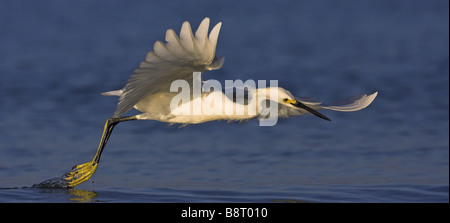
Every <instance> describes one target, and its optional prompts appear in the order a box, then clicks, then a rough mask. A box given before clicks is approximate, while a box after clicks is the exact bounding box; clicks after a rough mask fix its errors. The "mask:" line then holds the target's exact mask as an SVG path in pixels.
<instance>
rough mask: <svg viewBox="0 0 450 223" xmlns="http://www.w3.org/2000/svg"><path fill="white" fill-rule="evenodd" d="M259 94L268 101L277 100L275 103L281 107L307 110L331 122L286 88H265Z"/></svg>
mask: <svg viewBox="0 0 450 223" xmlns="http://www.w3.org/2000/svg"><path fill="white" fill-rule="evenodd" d="M259 93H263V95H264V96H263V97H265V99H266V100H274V99H275V101H276V102H277V103H278V104H279V105H283V106H287V107H290V108H293V109H302V110H306V111H308V112H309V113H311V114H313V115H315V116H317V117H319V118H322V119H325V120H328V121H331V120H330V119H329V118H327V117H326V116H325V115H322V114H321V113H319V112H318V111H316V110H314V109H312V108H310V107H308V106H306V105H305V104H303V103H302V102H301V101H299V100H297V99H295V97H294V96H293V95H292V94H291V92H289V91H288V90H286V89H284V88H281V87H268V88H265V90H263V91H262V92H261V91H259Z"/></svg>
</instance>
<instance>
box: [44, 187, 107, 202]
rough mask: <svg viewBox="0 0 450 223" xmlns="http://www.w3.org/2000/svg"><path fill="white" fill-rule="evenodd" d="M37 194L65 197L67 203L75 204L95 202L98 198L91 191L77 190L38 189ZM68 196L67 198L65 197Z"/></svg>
mask: <svg viewBox="0 0 450 223" xmlns="http://www.w3.org/2000/svg"><path fill="white" fill-rule="evenodd" d="M39 193H43V194H52V195H65V196H64V197H67V198H68V201H76V202H82V203H84V202H96V200H95V199H94V198H95V197H97V196H98V193H96V192H93V191H86V190H78V189H51V188H40V189H39ZM67 195H68V196H67Z"/></svg>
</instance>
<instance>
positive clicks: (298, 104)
mask: <svg viewBox="0 0 450 223" xmlns="http://www.w3.org/2000/svg"><path fill="white" fill-rule="evenodd" d="M291 105H294V106H295V107H297V108H301V109H305V110H306V111H308V112H310V113H311V114H313V115H315V116H317V117H319V118H323V119H325V120H327V121H331V120H330V119H329V118H327V116H325V115H322V114H320V113H319V112H318V111H316V110H314V109H312V108H310V107H308V106H306V105H304V104H303V103H301V102H299V101H296V103H291Z"/></svg>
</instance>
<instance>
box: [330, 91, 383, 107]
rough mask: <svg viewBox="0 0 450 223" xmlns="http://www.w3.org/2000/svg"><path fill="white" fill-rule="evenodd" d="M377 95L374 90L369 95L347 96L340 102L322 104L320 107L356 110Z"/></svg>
mask: <svg viewBox="0 0 450 223" xmlns="http://www.w3.org/2000/svg"><path fill="white" fill-rule="evenodd" d="M377 95H378V92H375V93H373V94H371V95H366V94H364V95H361V96H357V97H353V98H349V99H347V100H344V101H341V102H337V103H332V104H329V105H322V108H325V109H330V110H334V111H343V112H351V111H358V110H361V109H363V108H365V107H367V106H369V105H370V104H371V103H372V101H373V100H374V99H375V97H376V96H377Z"/></svg>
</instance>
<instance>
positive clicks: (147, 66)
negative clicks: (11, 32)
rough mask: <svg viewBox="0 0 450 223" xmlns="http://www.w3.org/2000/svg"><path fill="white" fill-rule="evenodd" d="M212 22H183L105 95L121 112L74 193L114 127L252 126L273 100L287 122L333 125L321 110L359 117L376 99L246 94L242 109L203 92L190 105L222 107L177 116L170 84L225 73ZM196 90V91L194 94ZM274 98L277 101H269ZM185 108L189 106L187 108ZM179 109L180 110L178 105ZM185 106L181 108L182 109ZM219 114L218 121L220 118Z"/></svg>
mask: <svg viewBox="0 0 450 223" xmlns="http://www.w3.org/2000/svg"><path fill="white" fill-rule="evenodd" d="M209 22H210V20H209V18H205V19H204V20H203V21H202V22H201V23H200V25H199V27H198V29H197V31H196V32H195V35H194V34H193V33H192V30H191V26H190V24H189V22H184V23H183V25H182V27H181V31H180V36H179V37H178V36H177V35H176V34H175V32H174V31H173V30H172V29H169V30H167V32H166V38H165V40H166V43H163V42H160V41H157V42H156V43H155V44H154V49H153V51H151V52H149V53H148V54H147V56H146V58H145V60H144V61H143V62H141V63H140V65H139V67H138V68H137V69H136V70H135V71H134V73H133V74H132V75H131V77H130V78H129V80H128V83H127V84H126V85H125V87H123V88H122V89H121V90H116V91H110V92H105V93H103V95H106V96H119V102H118V105H117V109H116V111H115V113H114V115H113V117H112V118H110V119H108V120H107V121H106V123H105V126H104V130H103V134H102V138H101V140H100V144H99V147H98V149H97V152H96V154H95V156H94V159H93V160H92V161H90V162H87V163H84V164H81V165H76V166H74V167H73V168H72V171H71V172H69V173H67V174H65V175H64V179H65V181H66V182H67V186H68V187H73V186H75V185H78V184H80V183H82V182H84V181H86V180H88V179H89V178H90V177H91V176H92V175H93V174H94V172H95V171H96V169H97V167H98V163H99V161H100V156H101V154H102V151H103V149H104V147H105V145H106V143H107V141H108V139H109V137H110V135H111V132H112V130H113V128H114V127H115V125H116V124H118V123H119V122H123V121H130V120H148V119H150V120H157V121H161V122H168V123H180V124H183V125H186V124H197V123H202V122H207V121H212V120H241V121H242V120H250V119H254V118H260V119H261V118H266V116H267V112H266V113H264V112H263V110H261V109H260V108H261V107H262V103H266V102H267V101H268V100H272V101H273V100H275V101H276V103H278V104H277V105H278V106H277V107H278V114H277V115H278V117H280V118H287V117H291V116H296V115H303V114H307V113H311V114H313V115H316V116H318V117H320V118H323V119H325V120H330V119H328V118H327V117H326V116H324V115H322V114H321V113H319V112H318V111H317V110H319V109H329V110H335V111H357V110H360V109H363V108H365V107H367V106H368V105H369V104H370V103H372V101H373V100H374V99H375V97H376V96H377V92H375V93H373V94H371V95H369V96H367V95H362V96H359V97H355V98H352V99H349V100H347V101H344V102H342V103H336V104H329V105H327V104H323V103H321V102H319V101H316V100H313V99H310V98H298V97H297V98H296V97H294V96H293V95H292V94H291V93H290V92H289V91H287V90H285V89H283V88H281V87H268V88H255V89H247V90H248V91H247V96H246V100H247V101H246V103H238V102H237V101H239V99H237V98H232V97H229V95H225V94H224V93H223V92H217V91H214V92H203V93H201V94H199V95H197V97H195V96H192V98H191V100H190V101H188V102H187V103H188V104H189V105H192V106H194V107H195V100H196V99H206V98H207V97H211V96H214V97H215V98H218V99H219V100H221V102H222V105H224V106H221V107H220V108H219V107H209V108H208V109H210V111H208V112H209V113H210V115H205V114H203V113H201V114H197V115H193V114H181V115H180V114H178V115H177V114H174V113H175V112H174V111H173V109H171V105H170V103H171V102H172V100H173V99H174V97H175V96H176V95H177V93H175V92H170V90H169V88H170V86H171V84H172V83H173V82H174V81H176V80H185V81H187V82H188V83H189V84H190V85H189V86H192V84H193V82H194V80H193V72H204V71H206V70H215V69H219V68H221V67H222V65H223V62H224V58H223V57H221V58H216V57H215V52H216V44H217V39H218V37H219V31H220V28H221V25H222V23H221V22H219V23H218V24H216V25H215V26H214V28H212V30H211V32H210V33H209V35H208V29H209ZM191 89H192V88H191ZM270 95H277V97H276V98H271V97H270ZM183 103H185V102H183ZM252 104H253V105H255V106H256V110H255V111H256V112H253V113H251V112H249V106H250V105H252ZM176 105H178V104H176ZM227 105H230V106H232V107H234V108H235V109H237V108H240V109H242V110H243V111H244V114H239V115H237V114H234V113H233V114H226V113H225V112H224V107H226V106H227ZM181 106H182V104H179V105H178V108H180V107H181ZM133 107H134V108H135V109H137V110H139V111H141V112H142V113H141V114H138V115H134V116H126V117H123V116H122V115H124V114H125V113H126V112H127V111H129V110H130V109H131V108H133ZM217 114H219V115H217Z"/></svg>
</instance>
